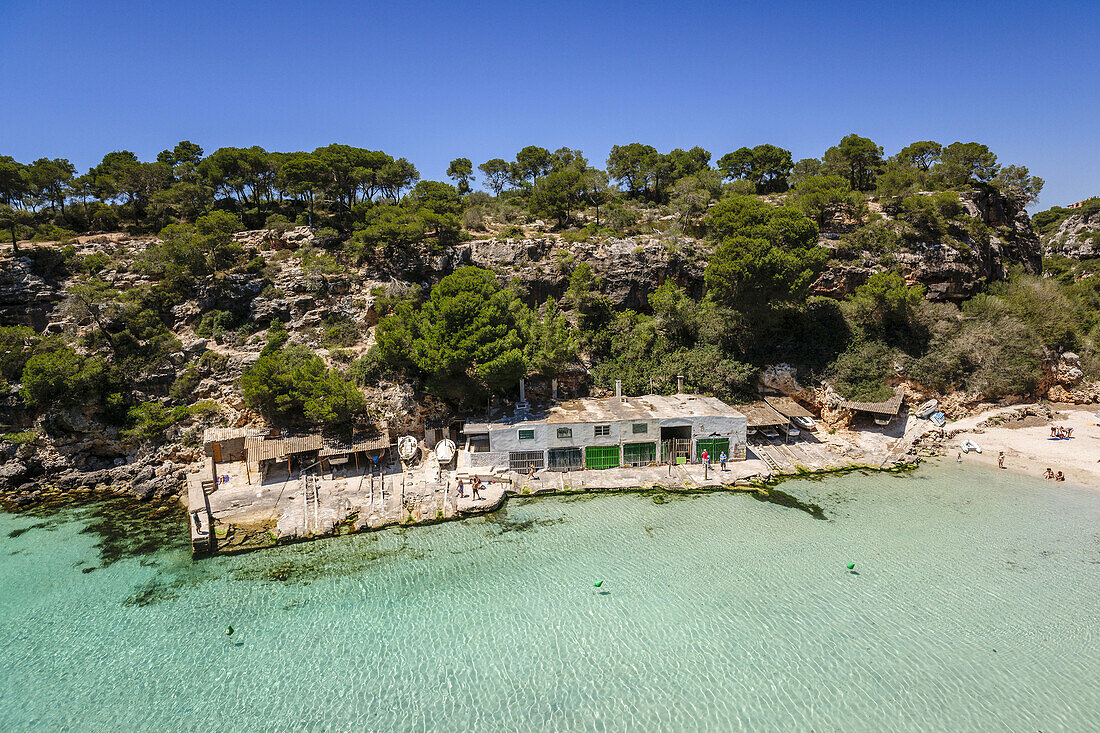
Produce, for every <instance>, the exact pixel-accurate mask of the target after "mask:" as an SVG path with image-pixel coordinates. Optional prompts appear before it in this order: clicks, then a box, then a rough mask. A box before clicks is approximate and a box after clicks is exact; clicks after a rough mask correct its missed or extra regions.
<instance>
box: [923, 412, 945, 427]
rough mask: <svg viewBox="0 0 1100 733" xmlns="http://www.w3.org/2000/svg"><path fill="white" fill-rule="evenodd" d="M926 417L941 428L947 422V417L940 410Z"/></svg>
mask: <svg viewBox="0 0 1100 733" xmlns="http://www.w3.org/2000/svg"><path fill="white" fill-rule="evenodd" d="M928 419H929V420H931V421H932V424H933V425H935V426H936V427H937V428H942V427H943V426H944V425H946V424H947V417H946V416H945V415H944V414H943V413H942V412H933V413H932V414H931V415H930V416H929V417H928Z"/></svg>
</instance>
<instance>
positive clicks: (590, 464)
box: [584, 445, 619, 468]
mask: <svg viewBox="0 0 1100 733" xmlns="http://www.w3.org/2000/svg"><path fill="white" fill-rule="evenodd" d="M618 465H619V446H617V445H605V446H593V447H591V448H585V449H584V467H585V468H615V467H617V466H618Z"/></svg>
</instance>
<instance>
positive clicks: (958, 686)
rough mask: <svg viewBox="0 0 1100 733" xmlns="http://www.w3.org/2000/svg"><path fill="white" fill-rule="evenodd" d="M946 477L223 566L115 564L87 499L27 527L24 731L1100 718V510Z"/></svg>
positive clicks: (1, 534)
mask: <svg viewBox="0 0 1100 733" xmlns="http://www.w3.org/2000/svg"><path fill="white" fill-rule="evenodd" d="M918 477H919V478H900V479H899V478H897V477H893V476H883V475H872V476H849V477H844V478H840V479H837V480H836V481H828V482H820V483H810V482H792V483H789V484H785V485H784V490H785V491H787V492H789V493H791V494H792V495H793V496H795V497H797V498H798V499H799V500H800V501H803V502H807V503H813V504H816V505H819V506H821V507H822V509H823V511H824V513H825V515H826V516H828V517H829V520H828V521H819V520H817V519H815V518H813V517H812V516H810V515H809V514H807V513H806V512H802V511H799V510H797V509H792V508H788V507H783V506H778V505H774V504H766V503H760V502H756V501H753V500H751V499H749V498H748V497H744V496H737V495H714V496H696V497H691V498H674V499H673V500H671V501H669V502H667V503H664V504H660V505H658V504H655V503H654V502H653V501H652V499H651V498H649V497H646V496H617V497H594V498H591V499H581V500H575V499H574V500H568V501H556V500H549V501H537V502H521V503H515V504H512V505H510V506H509V508H508V509H507V510H506V511H505V512H504V513H503V514H501V515H498V516H496V517H489V518H482V519H475V520H471V521H469V522H465V523H460V524H447V525H440V526H436V527H430V528H422V529H418V530H410V531H398V532H385V533H380V534H375V535H359V536H354V537H345V538H338V539H334V540H331V541H322V542H316V543H311V544H306V545H296V546H292V547H287V548H280V549H277V550H275V551H272V552H266V553H256V554H251V555H246V556H239V557H229V558H216V559H214V560H211V561H208V562H202V563H197V564H193V563H191V562H190V560H189V558H187V557H186V555H185V554H183V552H182V551H181V550H178V549H176V550H170V551H166V552H163V553H159V554H157V555H154V556H143V557H140V558H138V557H132V558H126V557H122V559H117V558H115V561H114V562H113V563H111V564H109V565H107V566H105V567H99V563H98V562H97V552H98V551H99V550H97V548H98V547H101V546H102V543H97V540H96V537H95V536H94V532H93V533H89V532H82V531H81V529H82V528H84V527H86V526H88V525H87V523H86V522H85V520H84V519H82V516H81V513H80V512H79V511H74V512H73V513H72V515H71V516H70V517H68V518H67V519H65V520H64V521H60V520H58V521H53V522H50V523H48V524H49V526H42V527H39V526H35V522H40V521H41V519H40V518H32V517H24V516H11V515H0V538H3V539H2V540H0V541H2V543H3V544H0V551H3V552H4V553H5V555H6V560H7V562H6V563H4V564H2V565H0V618H2V619H3V621H4V623H3V624H2V625H0V652H2V656H0V659H2V664H0V719H3V720H4V721H5V722H6V724H8V725H10V726H11V727H13V728H16V729H20V728H32V727H41V728H48V729H51V730H77V729H79V730H118V729H130V730H163V729H165V728H172V729H175V728H179V727H182V726H183V725H201V726H204V727H208V728H212V729H214V730H239V729H245V728H262V729H265V730H288V731H289V730H338V729H347V728H350V727H353V726H354V727H356V728H362V729H366V730H386V731H389V730H423V731H427V730H432V731H436V730H455V731H459V730H501V731H504V730H508V731H512V730H519V729H522V730H591V731H620V730H639V729H643V730H654V731H680V730H714V729H730V730H739V729H740V730H761V729H763V730H791V729H794V730H809V729H814V730H872V729H873V730H935V729H944V730H989V729H1006V730H1024V729H1043V730H1058V729H1065V730H1081V729H1087V727H1088V726H1089V725H1090V724H1091V723H1092V722H1093V721H1095V720H1096V719H1097V717H1098V716H1100V697H1098V693H1097V692H1096V688H1095V684H1094V683H1095V680H1096V679H1100V647H1098V642H1097V632H1098V631H1100V619H1098V616H1097V608H1096V603H1095V601H1096V598H1097V597H1100V540H1098V538H1097V533H1096V530H1095V527H1096V526H1098V520H1100V501H1098V498H1097V495H1096V494H1094V493H1090V492H1087V491H1082V490H1081V489H1077V488H1074V487H1066V488H1065V489H1064V490H1063V489H1059V490H1058V491H1057V492H1055V493H1052V490H1051V489H1050V488H1049V486H1043V485H1042V484H1040V483H1037V482H1027V481H1022V480H1019V479H1015V478H1012V477H1004V476H1000V475H996V474H994V475H991V474H989V473H988V472H986V473H981V472H971V471H967V470H962V471H960V470H957V469H956V468H955V467H954V466H952V467H950V468H932V469H924V470H922V471H921V472H920V473H919V474H918ZM22 530H25V531H22ZM12 533H14V534H12ZM113 547H114V546H113ZM112 552H113V553H114V552H115V549H112ZM12 553H15V554H12ZM142 560H144V564H143V563H142V562H141V561H142ZM846 562H855V563H856V568H855V571H854V572H849V571H848V570H847V569H846V568H845V567H844V565H845V563H846ZM88 566H96V567H99V569H97V570H95V571H94V572H91V573H83V572H82V571H81V568H83V567H88ZM601 579H602V580H603V581H604V583H603V586H602V587H601V588H595V587H593V583H594V582H595V581H597V580H601ZM226 625H233V626H234V628H235V630H236V631H235V633H234V634H233V635H232V636H229V637H227V636H226V635H225V634H224V633H223V630H224V628H225V626H226Z"/></svg>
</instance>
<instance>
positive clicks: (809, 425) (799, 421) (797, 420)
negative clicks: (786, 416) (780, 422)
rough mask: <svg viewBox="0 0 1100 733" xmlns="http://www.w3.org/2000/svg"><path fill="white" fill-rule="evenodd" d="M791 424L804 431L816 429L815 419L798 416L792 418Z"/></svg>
mask: <svg viewBox="0 0 1100 733" xmlns="http://www.w3.org/2000/svg"><path fill="white" fill-rule="evenodd" d="M791 422H793V423H794V424H795V425H797V426H798V427H800V428H802V429H803V430H813V429H814V419H813V418H812V417H801V416H796V417H792V418H791Z"/></svg>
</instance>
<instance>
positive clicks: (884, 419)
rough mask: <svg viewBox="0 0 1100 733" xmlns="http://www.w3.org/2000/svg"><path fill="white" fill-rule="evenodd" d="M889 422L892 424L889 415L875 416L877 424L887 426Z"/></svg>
mask: <svg viewBox="0 0 1100 733" xmlns="http://www.w3.org/2000/svg"><path fill="white" fill-rule="evenodd" d="M889 424H890V418H888V417H876V418H875V425H878V426H880V427H886V426H887V425H889Z"/></svg>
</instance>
